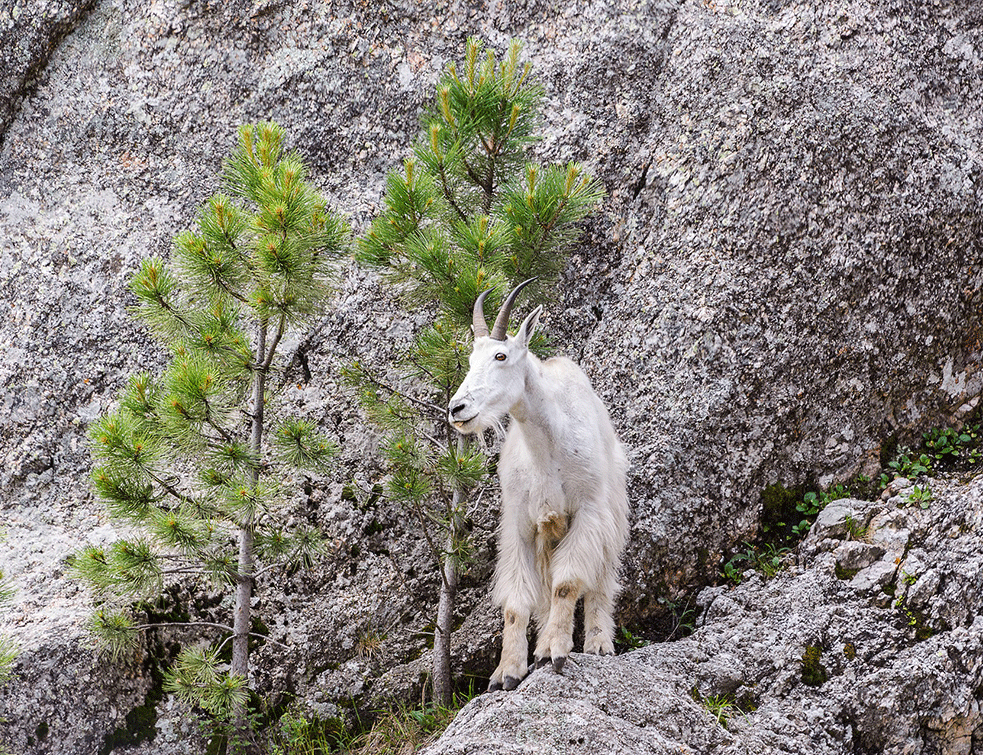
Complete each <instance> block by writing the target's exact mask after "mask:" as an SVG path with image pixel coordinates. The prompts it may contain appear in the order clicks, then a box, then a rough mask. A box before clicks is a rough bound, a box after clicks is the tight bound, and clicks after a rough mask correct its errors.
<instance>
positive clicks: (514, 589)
mask: <svg viewBox="0 0 983 755" xmlns="http://www.w3.org/2000/svg"><path fill="white" fill-rule="evenodd" d="M511 299H514V296H513V297H510V302H511ZM510 302H509V306H510ZM480 303H481V302H480V300H479V304H478V305H476V307H475V310H476V319H475V323H476V328H475V331H476V337H475V341H474V348H473V351H472V354H471V357H470V370H469V371H468V374H467V376H466V377H465V379H464V382H463V383H462V384H461V387H460V389H459V390H458V391H457V393H456V394H455V395H454V398H452V399H451V402H450V405H449V417H450V420H451V422H452V423H453V424H454V426H455V427H456V428H457V429H458V430H459V431H460V432H462V433H466V434H467V433H481V432H483V431H484V430H486V429H488V428H491V427H494V426H495V425H496V424H497V423H498V422H500V419H501V417H503V416H504V415H505V414H506V413H508V414H510V415H511V416H512V422H511V424H510V426H509V429H508V433H507V435H506V438H505V442H504V444H503V446H502V452H501V458H500V460H499V465H498V469H499V475H500V477H501V481H502V521H501V527H500V529H499V550H498V563H497V565H496V570H495V585H494V589H493V592H492V597H493V600H494V601H495V603H496V604H498V605H500V606H501V607H502V610H503V613H504V619H505V628H504V632H503V635H502V657H501V662H500V663H499V666H498V668H497V669H496V670H495V672H494V673H493V674H492V676H491V679H490V681H489V689H501V688H502V687H504V688H505V689H514V688H515V687H516V686H517V685H518V684H519V682H520V681H521V680H522V679H523V677H525V676H526V674H527V673H528V670H529V669H528V642H527V638H526V629H527V626H528V624H529V620H530V618H532V619H533V621H534V622H535V624H536V627H537V633H538V638H537V643H536V649H535V654H534V657H535V661H536V664H537V666H539V665H545V664H546V663H550V662H551V663H552V665H553V668H554V669H555V670H556V671H560V670H561V669H562V668H563V664H564V662H565V661H566V657H567V655H568V654H569V653H570V651H571V650H572V649H573V624H574V609H575V607H576V604H577V600H578V599H579V598H580V597H581V596H583V598H584V624H585V626H584V636H585V640H584V652H587V653H598V654H601V655H606V654H611V653H614V620H613V619H612V617H611V612H612V609H613V603H614V598H615V595H616V594H617V591H618V582H617V573H618V567H619V564H620V560H621V551H622V549H623V548H624V545H625V540H626V538H627V535H628V498H627V494H626V490H625V477H626V472H627V466H628V463H627V459H626V457H625V452H624V448H623V447H622V445H621V442H620V441H619V440H618V437H617V435H616V434H615V431H614V426H613V425H612V424H611V419H610V417H609V416H608V412H607V409H605V407H604V404H602V403H601V400H600V399H599V398H598V396H597V394H596V393H595V392H594V389H593V388H592V387H591V384H590V381H589V380H588V378H587V376H586V375H585V374H584V372H583V371H582V370H581V369H580V368H579V367H578V366H577V365H576V364H574V363H573V362H572V361H570V360H569V359H566V358H564V357H554V358H552V359H548V360H546V361H541V360H540V359H538V358H537V357H536V356H535V355H534V354H532V353H530V351H529V340H530V339H531V338H532V335H533V332H534V331H535V329H536V325H537V324H538V322H539V316H540V314H541V313H542V307H537V308H536V310H534V311H533V312H532V314H530V315H529V316H528V317H526V319H525V320H524V321H523V323H522V326H521V327H520V328H519V332H518V333H517V334H516V335H515V337H511V336H504V340H498V339H496V338H495V337H494V336H495V335H496V333H495V332H493V333H492V334H491V336H488V335H482V333H481V332H480V331H479V327H480V326H479V324H478V319H477V318H478V314H477V313H479V312H480V311H481V310H480ZM503 310H504V311H505V318H504V319H505V321H506V322H507V319H508V309H507V308H506V307H503ZM482 319H483V315H482ZM499 319H500V320H501V319H502V316H501V314H500V316H499ZM484 330H485V332H486V333H487V329H486V328H485V329H484ZM501 332H502V333H503V334H504V328H503V329H502V331H501Z"/></svg>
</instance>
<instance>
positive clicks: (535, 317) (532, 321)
mask: <svg viewBox="0 0 983 755" xmlns="http://www.w3.org/2000/svg"><path fill="white" fill-rule="evenodd" d="M541 314H543V307H542V305H540V306H538V307H536V308H535V309H534V310H533V311H532V312H530V313H529V314H528V315H526V319H525V320H523V321H522V325H520V326H519V332H518V333H516V334H515V338H516V340H517V341H518V342H519V343H521V344H522V345H523V346H525V347H526V348H529V341H531V340H532V334H533V333H535V332H536V326H537V325H538V324H539V316H540V315H541Z"/></svg>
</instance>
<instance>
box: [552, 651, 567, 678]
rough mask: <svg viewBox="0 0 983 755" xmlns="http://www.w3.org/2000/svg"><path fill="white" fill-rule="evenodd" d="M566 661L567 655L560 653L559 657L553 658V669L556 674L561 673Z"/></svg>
mask: <svg viewBox="0 0 983 755" xmlns="http://www.w3.org/2000/svg"><path fill="white" fill-rule="evenodd" d="M566 662H567V657H566V656H565V655H561V656H560V657H559V658H554V659H553V670H554V671H555V672H556V673H558V674H559V673H561V672H562V671H563V664H564V663H566Z"/></svg>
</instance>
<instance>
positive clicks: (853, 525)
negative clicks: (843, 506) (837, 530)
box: [843, 514, 868, 540]
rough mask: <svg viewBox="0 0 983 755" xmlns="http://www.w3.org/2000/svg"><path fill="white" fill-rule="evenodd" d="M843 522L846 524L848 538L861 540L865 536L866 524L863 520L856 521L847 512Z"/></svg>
mask: <svg viewBox="0 0 983 755" xmlns="http://www.w3.org/2000/svg"><path fill="white" fill-rule="evenodd" d="M843 523H844V524H845V525H846V529H847V539H848V540H863V539H864V538H866V537H867V528H868V525H866V524H864V523H863V522H860V521H857V520H856V519H854V518H853V517H852V516H850V515H849V514H847V515H846V517H844V519H843Z"/></svg>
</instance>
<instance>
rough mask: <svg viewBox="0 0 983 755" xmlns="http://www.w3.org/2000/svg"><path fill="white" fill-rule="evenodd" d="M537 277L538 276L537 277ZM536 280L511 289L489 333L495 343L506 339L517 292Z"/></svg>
mask: <svg viewBox="0 0 983 755" xmlns="http://www.w3.org/2000/svg"><path fill="white" fill-rule="evenodd" d="M537 277H538V276H537ZM534 280H536V278H529V279H528V280H524V281H522V283H520V284H519V285H518V286H516V287H515V288H513V289H512V293H510V294H509V296H508V298H507V299H506V300H505V303H504V304H503V305H502V308H501V309H500V310H499V311H498V317H496V318H495V325H494V327H493V328H492V331H491V336H490V337H491V338H494V339H495V340H496V341H504V340H505V337H506V332H507V331H508V329H509V315H511V314H512V305H513V304H514V303H515V298H516V297H517V296H518V295H519V292H520V291H521V290H522V289H524V288H525V287H526V286H528V285H529V284H530V283H532V282H533V281H534Z"/></svg>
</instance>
